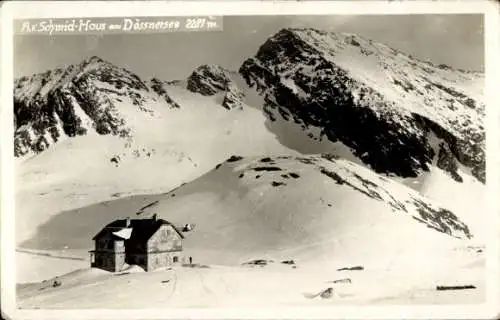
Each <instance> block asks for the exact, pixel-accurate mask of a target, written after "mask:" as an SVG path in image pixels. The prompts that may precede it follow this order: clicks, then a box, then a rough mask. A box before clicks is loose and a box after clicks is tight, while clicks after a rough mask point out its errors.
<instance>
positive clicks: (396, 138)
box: [239, 29, 485, 182]
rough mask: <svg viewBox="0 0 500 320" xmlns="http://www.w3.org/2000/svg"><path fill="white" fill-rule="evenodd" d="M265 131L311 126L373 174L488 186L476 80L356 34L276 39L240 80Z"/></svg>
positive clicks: (298, 32) (478, 76)
mask: <svg viewBox="0 0 500 320" xmlns="http://www.w3.org/2000/svg"><path fill="white" fill-rule="evenodd" d="M239 72H240V74H241V75H242V76H243V77H244V78H245V80H246V81H247V83H248V84H249V85H250V86H252V87H254V88H256V89H257V90H258V91H259V92H260V93H261V94H262V95H263V96H264V97H265V100H266V105H265V108H264V110H265V111H266V112H267V113H268V115H269V118H270V119H271V121H274V120H275V119H277V118H283V119H286V120H290V121H294V122H296V123H298V124H300V125H301V126H302V127H303V128H305V127H308V126H312V127H317V128H319V129H320V130H321V135H322V136H323V135H324V136H326V137H327V138H328V139H329V140H330V141H332V142H336V141H340V142H341V143H342V144H344V145H346V146H347V147H349V148H350V149H351V150H352V152H353V154H354V156H355V157H356V158H359V159H361V160H362V161H363V163H365V164H367V165H369V166H370V167H371V168H372V169H373V170H375V171H376V172H379V173H388V174H394V175H397V176H401V177H416V176H418V175H419V174H421V173H422V172H423V171H428V169H429V166H430V165H436V166H437V167H439V168H441V169H442V170H444V171H446V172H448V173H449V174H450V175H451V176H452V177H453V179H455V180H456V181H458V182H461V181H462V180H463V177H462V175H463V174H464V173H465V174H472V175H473V176H474V177H476V178H477V179H479V180H480V181H482V182H484V180H485V139H484V137H485V131H484V127H483V119H484V104H483V98H482V88H483V80H484V78H483V74H482V73H479V72H467V71H463V70H454V69H452V68H450V67H448V66H446V65H439V66H436V65H433V64H431V63H429V62H425V61H419V60H418V59H415V58H413V57H411V56H409V55H407V54H404V53H402V52H400V51H398V50H394V49H392V48H389V47H387V46H385V45H383V44H380V43H376V42H372V41H371V40H367V39H364V38H362V37H359V36H357V35H353V34H338V33H332V32H323V31H319V30H314V29H283V30H281V31H280V32H278V33H277V34H275V35H274V36H272V37H271V38H270V39H268V40H267V41H266V42H265V43H264V44H263V45H262V46H261V47H260V49H259V50H258V52H257V54H256V55H255V57H252V58H250V59H248V60H246V61H245V62H244V63H243V65H242V66H241V68H240V70H239Z"/></svg>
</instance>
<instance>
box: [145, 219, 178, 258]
mask: <svg viewBox="0 0 500 320" xmlns="http://www.w3.org/2000/svg"><path fill="white" fill-rule="evenodd" d="M147 245H148V252H171V251H181V250H182V234H181V233H180V232H179V231H178V230H177V229H176V228H175V227H174V226H172V225H171V224H162V225H161V226H160V228H158V230H156V232H155V233H154V234H153V235H152V236H151V238H149V240H148V243H147Z"/></svg>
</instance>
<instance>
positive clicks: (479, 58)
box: [14, 14, 484, 80]
mask: <svg viewBox="0 0 500 320" xmlns="http://www.w3.org/2000/svg"><path fill="white" fill-rule="evenodd" d="M287 27H312V28H316V29H321V30H326V31H334V32H348V33H355V34H358V35H360V36H363V37H365V38H368V39H372V40H374V41H379V42H382V43H385V44H387V45H389V46H391V47H393V48H395V49H399V50H401V51H403V52H406V53H408V54H411V55H412V56H414V57H417V58H420V59H422V60H428V61H432V62H434V63H436V64H441V63H444V64H447V65H450V66H453V67H455V68H461V69H467V70H483V69H484V36H483V16H482V15H430V14H421V15H418V14H412V15H383V16H380V15H379V16H375V15H370V16H367V15H357V16H355V15H352V16H351V15H349V16H348V15H328V16H327V15H324V16H231V17H224V20H223V31H210V32H191V33H187V32H178V33H164V34H141V35H138V34H123V35H100V36H96V35H57V36H47V35H29V36H26V35H23V36H15V38H14V76H15V77H20V76H24V75H31V74H33V73H37V72H43V71H46V70H48V69H52V68H55V67H57V66H65V65H68V64H75V63H79V62H81V61H82V60H83V59H85V58H87V57H90V56H93V55H96V56H99V57H101V58H102V59H105V60H107V61H110V62H112V63H113V64H115V65H117V66H120V67H124V68H127V69H128V70H130V71H132V72H134V73H136V74H137V75H139V76H140V77H141V78H143V79H150V78H152V77H158V78H159V79H162V80H176V79H184V78H186V77H187V76H189V74H190V73H191V72H192V71H193V70H194V69H195V68H196V67H198V66H199V65H201V64H205V63H208V64H219V65H221V66H223V67H226V68H229V69H233V70H237V69H238V68H239V66H240V65H241V64H242V63H243V61H244V60H245V59H246V58H249V57H251V56H253V55H254V54H255V53H256V52H257V50H258V48H259V46H260V45H261V44H262V43H264V41H265V40H266V39H267V38H269V37H270V36H271V35H273V34H275V33H276V32H278V31H279V30H280V29H282V28H287Z"/></svg>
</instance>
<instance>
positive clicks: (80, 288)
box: [18, 251, 485, 309]
mask: <svg viewBox="0 0 500 320" xmlns="http://www.w3.org/2000/svg"><path fill="white" fill-rule="evenodd" d="M463 254H464V252H457V251H455V252H452V251H451V252H448V254H446V257H442V258H443V259H442V261H441V262H444V263H443V264H441V268H440V269H439V270H437V269H436V270H435V273H426V272H422V269H421V268H420V266H421V264H417V265H413V266H410V267H408V268H404V269H397V268H395V269H377V268H374V269H370V268H369V267H368V268H365V269H364V270H354V271H337V270H336V268H327V267H324V266H321V265H318V266H309V267H304V266H302V265H301V264H300V263H297V264H296V265H295V266H293V265H287V264H283V263H280V262H279V261H275V262H270V263H269V264H268V265H266V266H218V265H201V266H200V265H198V266H195V267H189V266H184V267H183V266H174V267H172V268H171V269H165V270H158V271H154V272H147V273H146V272H140V271H138V270H130V271H124V272H121V273H115V274H113V273H109V272H107V271H102V270H99V269H80V270H78V271H75V272H72V273H69V274H67V275H64V276H61V277H58V278H57V279H51V280H49V281H45V282H41V283H34V284H24V285H19V286H18V305H19V307H21V308H26V309H29V308H41V309H65V308H76V309H84V308H107V309H112V308H123V307H127V308H165V307H175V308H202V307H233V308H234V307H257V306H258V307H266V306H272V307H276V306H318V305H319V306H331V305H346V304H358V305H377V304H413V303H421V304H442V303H453V304H458V303H460V304H469V303H470V304H472V303H481V302H483V301H484V294H485V281H484V278H483V267H484V261H483V257H482V256H481V254H474V253H471V252H469V253H468V254H469V255H470V257H469V264H462V265H460V264H458V265H455V264H453V263H449V262H450V261H452V258H453V256H458V255H463ZM461 258H463V257H461ZM446 262H448V263H446ZM337 267H338V268H341V267H346V265H343V264H342V263H341V262H338V263H337ZM342 279H349V281H341V282H337V283H335V280H342ZM54 280H58V281H59V282H60V283H61V286H59V287H52V284H53V281H54ZM469 284H473V285H474V286H475V287H476V289H473V290H450V291H437V290H436V287H437V286H440V285H448V286H450V285H451V286H453V285H469ZM328 288H333V295H332V296H331V297H321V295H320V296H317V294H319V293H321V292H322V291H324V290H326V289H328ZM138 290H139V291H141V292H145V291H147V292H148V294H139V295H138V294H137V292H138Z"/></svg>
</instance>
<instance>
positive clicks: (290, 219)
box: [24, 156, 473, 264]
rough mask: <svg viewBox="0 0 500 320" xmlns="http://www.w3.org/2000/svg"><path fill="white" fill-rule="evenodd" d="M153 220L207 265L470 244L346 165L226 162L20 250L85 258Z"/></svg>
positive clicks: (426, 204)
mask: <svg viewBox="0 0 500 320" xmlns="http://www.w3.org/2000/svg"><path fill="white" fill-rule="evenodd" d="M141 208H143V209H141ZM153 213H157V214H158V215H159V216H160V217H162V218H164V219H166V220H169V221H171V222H173V223H176V224H180V225H183V224H186V223H193V224H195V225H196V227H195V230H194V231H192V232H191V233H190V235H189V236H188V237H187V239H186V240H185V250H186V252H187V254H191V252H192V254H193V256H195V257H196V259H197V260H199V261H201V262H203V263H216V264H220V263H225V264H235V263H236V264H238V263H241V262H243V260H248V259H252V258H261V257H262V255H268V254H271V255H284V256H283V257H282V258H283V259H287V258H291V259H304V261H308V262H315V261H316V260H318V259H323V260H325V261H324V262H328V261H329V262H331V263H333V262H335V261H342V260H346V262H347V261H350V263H356V261H357V259H361V258H362V259H369V258H368V257H372V258H373V259H371V260H370V261H371V263H382V264H383V263H388V260H384V259H382V258H381V257H385V258H386V259H390V260H391V261H393V259H395V260H397V259H398V258H399V254H400V253H402V252H410V251H411V250H410V248H415V246H414V245H413V244H414V243H415V241H414V239H419V245H418V248H419V249H420V250H421V253H422V254H429V252H434V249H435V248H437V247H438V246H439V245H440V244H445V243H446V244H450V245H454V244H456V243H462V242H461V241H459V240H458V239H468V238H470V237H472V236H473V235H472V234H471V233H470V231H469V229H468V227H467V226H466V225H465V224H463V223H462V222H461V221H460V219H459V218H457V217H456V216H455V215H454V214H453V213H452V212H450V211H448V210H447V209H445V208H441V207H439V206H436V205H435V204H433V203H432V201H430V200H428V199H426V198H424V197H422V196H420V195H419V194H418V193H417V192H415V191H414V190H412V189H410V188H407V187H405V186H403V185H401V184H398V183H395V182H392V181H391V180H388V179H386V178H384V177H382V176H379V175H376V174H374V173H372V172H371V171H370V170H369V169H366V168H363V167H361V166H359V165H356V164H354V163H352V162H349V161H346V160H343V159H336V158H333V157H331V156H302V157H294V156H277V157H273V158H268V157H265V158H255V157H252V158H248V159H246V158H244V159H240V158H238V157H232V158H230V159H229V160H228V161H226V162H225V163H224V164H222V165H218V166H217V167H216V168H215V169H213V170H212V171H211V172H210V173H208V174H206V175H203V176H202V177H200V178H198V179H196V180H194V181H192V182H190V183H187V184H185V185H183V186H180V187H179V188H176V189H174V190H172V191H170V192H168V193H165V194H159V195H155V196H135V197H130V198H126V199H119V200H115V201H111V202H105V203H102V204H96V205H93V206H90V207H88V208H82V209H78V210H73V211H68V212H64V213H61V214H59V215H57V216H55V217H53V218H52V219H50V220H49V221H48V222H47V223H46V224H44V225H41V226H40V227H39V229H38V232H37V233H36V234H35V235H34V236H33V238H32V239H31V240H29V241H27V242H26V243H25V244H24V245H25V246H26V247H32V248H35V249H50V250H60V249H63V248H69V249H73V250H75V249H90V248H91V246H92V243H91V240H90V239H91V238H92V235H93V234H95V233H96V232H97V231H99V229H100V228H101V227H102V226H103V225H105V224H106V223H107V222H110V221H112V220H113V219H117V218H123V217H125V216H139V217H141V216H145V217H147V216H150V215H152V214H153ZM234 239H238V241H235V240H234ZM367 239H370V240H369V241H368V240H367ZM457 241H458V242H457ZM391 257H392V258H391ZM395 260H394V261H395Z"/></svg>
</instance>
